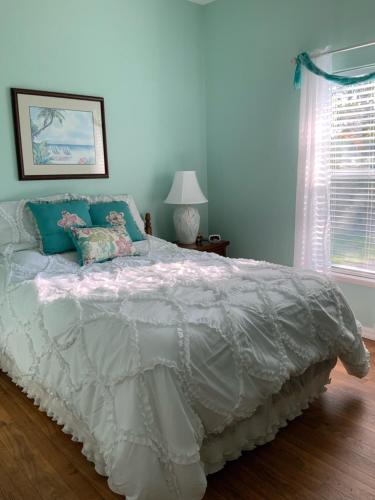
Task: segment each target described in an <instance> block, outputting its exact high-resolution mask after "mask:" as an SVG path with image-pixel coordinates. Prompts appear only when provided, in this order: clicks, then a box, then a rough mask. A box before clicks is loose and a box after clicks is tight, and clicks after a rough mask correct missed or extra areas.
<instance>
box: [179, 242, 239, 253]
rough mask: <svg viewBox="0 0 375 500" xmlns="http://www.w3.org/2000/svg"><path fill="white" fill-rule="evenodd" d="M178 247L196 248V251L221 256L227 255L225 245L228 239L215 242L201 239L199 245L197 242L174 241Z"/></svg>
mask: <svg viewBox="0 0 375 500" xmlns="http://www.w3.org/2000/svg"><path fill="white" fill-rule="evenodd" d="M176 244H177V246H179V247H180V248H187V249H189V250H197V251H198V252H210V253H217V254H218V255H222V256H223V257H226V256H227V247H228V246H229V245H230V241H228V240H220V241H217V242H211V241H202V243H200V244H199V245H197V243H189V244H187V243H179V242H177V243H176Z"/></svg>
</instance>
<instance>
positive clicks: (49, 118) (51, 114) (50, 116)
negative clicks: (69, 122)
mask: <svg viewBox="0 0 375 500" xmlns="http://www.w3.org/2000/svg"><path fill="white" fill-rule="evenodd" d="M37 119H38V121H41V122H42V124H41V125H40V126H39V127H38V125H37V124H36V123H35V122H33V123H32V130H31V133H32V136H33V139H34V138H35V137H37V136H38V135H39V134H40V133H41V132H43V130H45V129H46V128H48V127H49V126H51V125H52V123H53V122H54V121H55V120H57V121H58V122H59V124H60V125H62V124H63V123H64V120H65V116H64V111H62V110H61V109H54V108H40V111H39V113H38V116H37Z"/></svg>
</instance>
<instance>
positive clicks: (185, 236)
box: [173, 205, 200, 244]
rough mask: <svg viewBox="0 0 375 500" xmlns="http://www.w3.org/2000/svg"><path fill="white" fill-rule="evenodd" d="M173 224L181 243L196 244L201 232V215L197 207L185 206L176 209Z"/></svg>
mask: <svg viewBox="0 0 375 500" xmlns="http://www.w3.org/2000/svg"><path fill="white" fill-rule="evenodd" d="M173 222H174V227H175V230H176V236H177V240H178V242H179V243H185V244H189V243H195V240H196V239H197V236H198V231H199V222H200V215H199V212H198V210H197V209H196V208H195V207H192V206H190V205H183V206H182V207H178V208H176V209H175V211H174V214H173Z"/></svg>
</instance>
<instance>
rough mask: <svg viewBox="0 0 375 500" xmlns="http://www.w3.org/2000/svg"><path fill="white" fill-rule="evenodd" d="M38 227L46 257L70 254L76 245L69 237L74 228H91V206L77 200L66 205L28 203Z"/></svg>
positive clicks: (65, 203)
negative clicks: (71, 229) (64, 253)
mask: <svg viewBox="0 0 375 500" xmlns="http://www.w3.org/2000/svg"><path fill="white" fill-rule="evenodd" d="M27 206H28V207H29V208H30V210H31V212H32V214H33V216H34V218H35V222H36V224H37V226H38V229H39V233H40V238H41V240H42V250H43V253H45V254H46V255H52V254H55V253H63V252H69V251H70V250H74V249H75V247H74V244H73V242H72V239H71V238H70V236H69V229H70V228H71V227H72V226H91V225H92V222H91V217H90V212H89V204H88V203H87V201H83V200H77V201H68V202H64V203H33V202H29V203H27Z"/></svg>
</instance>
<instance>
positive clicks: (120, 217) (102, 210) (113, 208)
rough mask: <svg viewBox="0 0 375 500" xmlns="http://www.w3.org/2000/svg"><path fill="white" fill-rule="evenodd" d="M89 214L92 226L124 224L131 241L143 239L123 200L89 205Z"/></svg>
mask: <svg viewBox="0 0 375 500" xmlns="http://www.w3.org/2000/svg"><path fill="white" fill-rule="evenodd" d="M90 215H91V220H92V223H93V225H94V226H125V228H126V231H127V233H128V234H129V236H130V238H131V239H132V241H142V240H144V239H145V236H144V234H143V233H142V232H141V231H140V230H139V228H138V226H137V223H136V222H135V220H134V217H133V216H132V214H131V212H130V209H129V205H128V204H127V203H126V202H124V201H110V202H106V203H96V204H94V205H90Z"/></svg>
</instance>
